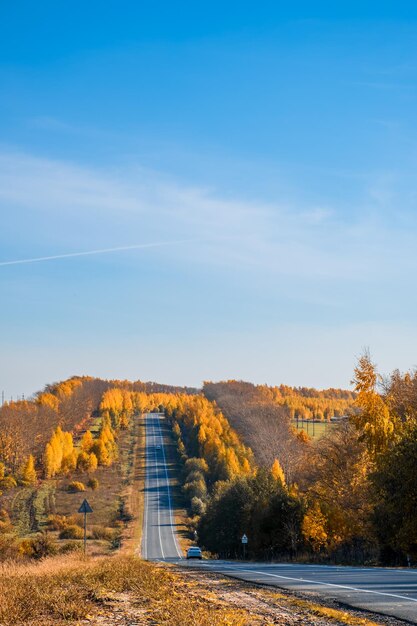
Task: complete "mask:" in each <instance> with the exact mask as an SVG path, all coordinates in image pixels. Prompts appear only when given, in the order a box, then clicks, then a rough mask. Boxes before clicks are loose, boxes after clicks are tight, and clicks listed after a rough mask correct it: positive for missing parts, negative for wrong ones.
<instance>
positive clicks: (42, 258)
mask: <svg viewBox="0 0 417 626" xmlns="http://www.w3.org/2000/svg"><path fill="white" fill-rule="evenodd" d="M192 241H195V239H185V240H179V241H158V242H154V243H139V244H136V245H134V246H119V247H118V248H101V249H100V250H87V251H86V252H69V253H67V254H55V255H53V256H40V257H36V258H34V259H17V260H15V261H0V267H2V266H4V265H22V264H23V263H39V262H40V261H54V260H56V259H72V258H74V257H78V256H91V255H93V254H107V253H109V252H123V251H125V250H140V249H141V248H160V247H162V246H174V245H179V244H181V243H191V242H192Z"/></svg>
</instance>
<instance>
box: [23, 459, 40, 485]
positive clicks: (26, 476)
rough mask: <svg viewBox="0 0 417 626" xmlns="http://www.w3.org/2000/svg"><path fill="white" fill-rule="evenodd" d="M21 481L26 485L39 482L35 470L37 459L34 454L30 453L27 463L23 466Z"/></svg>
mask: <svg viewBox="0 0 417 626" xmlns="http://www.w3.org/2000/svg"><path fill="white" fill-rule="evenodd" d="M20 477H21V482H22V483H23V484H24V485H35V484H36V482H37V475H36V470H35V459H34V457H33V455H32V454H29V456H28V458H27V459H26V461H25V463H24V464H23V466H22V469H21V472H20Z"/></svg>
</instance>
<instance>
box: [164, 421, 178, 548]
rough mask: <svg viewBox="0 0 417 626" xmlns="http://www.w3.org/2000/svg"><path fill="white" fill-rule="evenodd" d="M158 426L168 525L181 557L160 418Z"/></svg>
mask: <svg viewBox="0 0 417 626" xmlns="http://www.w3.org/2000/svg"><path fill="white" fill-rule="evenodd" d="M158 427H159V434H160V439H161V448H162V456H163V457H164V470H165V478H166V483H167V493H168V509H169V521H170V525H171V533H172V538H173V540H174V544H175V549H176V551H177V554H178V556H179V558H180V559H182V553H181V551H180V548H179V546H178V541H177V536H176V533H175V531H174V520H173V514H172V505H171V488H170V484H169V479H168V469H167V463H166V457H165V445H164V440H163V436H162V429H161V421H160V418H158Z"/></svg>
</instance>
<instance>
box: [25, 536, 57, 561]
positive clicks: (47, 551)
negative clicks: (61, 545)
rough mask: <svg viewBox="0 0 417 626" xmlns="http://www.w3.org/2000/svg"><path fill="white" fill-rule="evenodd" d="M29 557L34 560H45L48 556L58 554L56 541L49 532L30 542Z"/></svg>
mask: <svg viewBox="0 0 417 626" xmlns="http://www.w3.org/2000/svg"><path fill="white" fill-rule="evenodd" d="M29 547H30V552H29V554H28V555H29V556H31V557H32V558H33V559H43V558H44V557H46V556H52V555H53V554H56V553H57V552H58V549H57V545H56V543H55V541H53V539H52V538H51V537H50V536H49V535H48V533H47V532H42V533H39V534H38V536H37V537H36V538H35V539H31V540H30V541H29Z"/></svg>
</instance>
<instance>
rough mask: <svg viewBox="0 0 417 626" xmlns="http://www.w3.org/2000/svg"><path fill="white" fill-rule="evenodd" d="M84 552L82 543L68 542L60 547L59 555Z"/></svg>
mask: <svg viewBox="0 0 417 626" xmlns="http://www.w3.org/2000/svg"><path fill="white" fill-rule="evenodd" d="M82 550H83V543H82V541H68V542H67V543H64V544H63V545H62V546H61V547H60V549H59V553H60V554H69V553H70V552H82Z"/></svg>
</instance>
